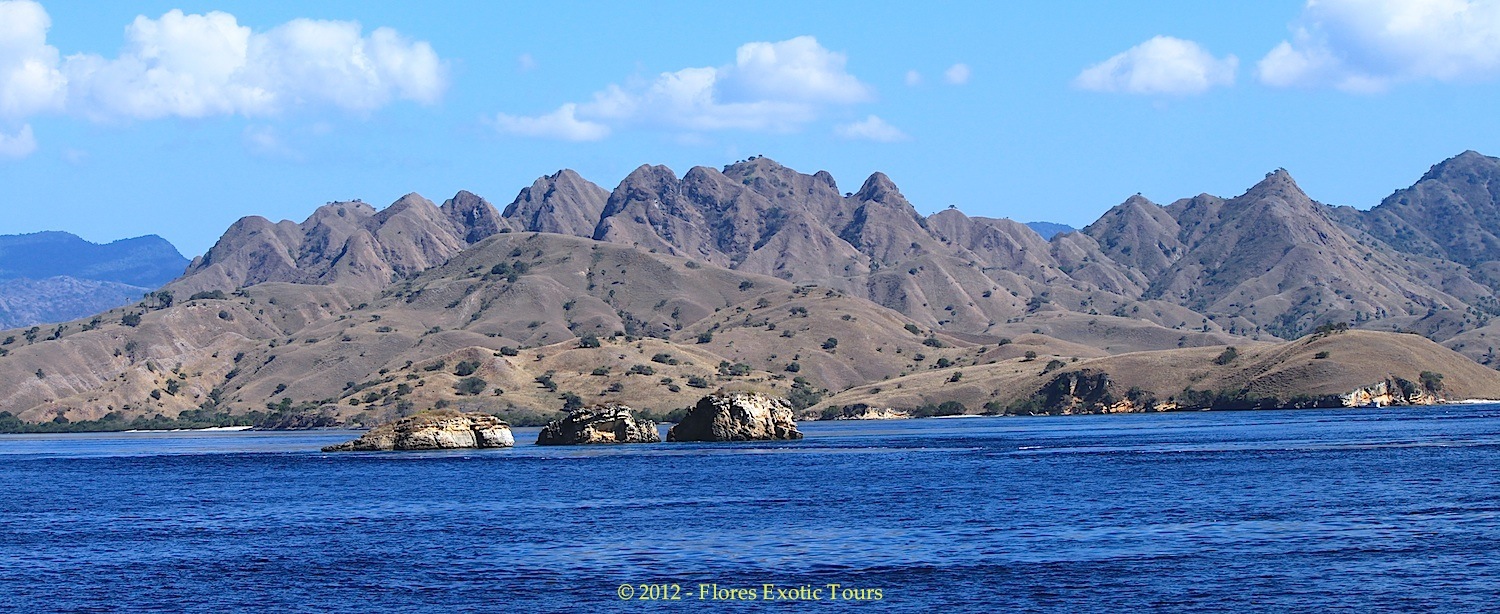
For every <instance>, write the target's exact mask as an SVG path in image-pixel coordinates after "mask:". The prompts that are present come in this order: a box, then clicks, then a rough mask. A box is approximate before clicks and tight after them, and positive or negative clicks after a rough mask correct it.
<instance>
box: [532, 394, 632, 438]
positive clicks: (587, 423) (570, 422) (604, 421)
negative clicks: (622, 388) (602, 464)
mask: <svg viewBox="0 0 1500 614" xmlns="http://www.w3.org/2000/svg"><path fill="white" fill-rule="evenodd" d="M660 441H661V434H660V433H658V432H656V423H655V422H653V421H651V420H647V419H645V418H640V417H637V416H636V415H635V410H633V409H631V408H630V406H628V405H621V404H618V403H610V404H607V405H595V406H593V407H585V408H582V409H575V410H573V412H572V413H570V414H568V417H566V418H563V419H560V420H553V421H552V422H549V423H548V424H547V426H545V427H543V428H542V432H541V433H538V434H537V437H536V445H539V446H572V445H586V444H597V443H657V442H660Z"/></svg>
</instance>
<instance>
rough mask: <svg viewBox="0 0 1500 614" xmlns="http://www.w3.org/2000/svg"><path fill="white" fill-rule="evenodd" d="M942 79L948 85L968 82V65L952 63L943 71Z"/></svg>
mask: <svg viewBox="0 0 1500 614" xmlns="http://www.w3.org/2000/svg"><path fill="white" fill-rule="evenodd" d="M943 80H944V81H947V82H948V83H949V84H950V85H963V84H965V83H968V82H969V65H968V64H962V63H960V64H954V65H952V66H949V67H948V70H945V71H943Z"/></svg>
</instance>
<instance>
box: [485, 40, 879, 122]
mask: <svg viewBox="0 0 1500 614" xmlns="http://www.w3.org/2000/svg"><path fill="white" fill-rule="evenodd" d="M846 62H847V58H845V57H844V55H843V54H841V53H836V52H833V51H829V50H828V49H825V48H824V47H823V46H822V45H820V44H818V41H817V39H815V38H813V37H811V36H801V37H797V38H793V39H790V40H785V41H780V42H775V43H767V42H754V43H748V44H745V45H741V46H740V48H739V49H738V51H737V52H736V53H735V61H734V63H733V64H728V65H724V66H716V67H703V68H685V69H682V70H679V71H676V72H669V73H662V74H660V75H657V76H656V77H655V78H654V79H650V80H639V81H636V82H629V83H627V84H625V85H618V84H615V85H610V86H608V87H606V88H605V89H603V90H602V91H599V92H597V93H595V94H594V95H593V97H592V99H591V100H589V101H586V102H581V103H569V104H565V105H562V106H561V107H559V108H558V109H556V110H555V111H553V112H551V113H548V114H546V115H540V116H532V117H526V116H515V115H508V114H504V113H502V114H499V115H497V116H496V118H495V121H494V122H493V124H494V125H495V127H496V128H497V129H498V130H500V131H501V132H506V133H510V134H516V135H519V136H533V137H545V138H559V139H566V140H596V139H600V138H604V137H605V136H607V135H608V134H609V133H610V132H611V131H612V130H613V129H615V128H620V127H627V126H640V127H647V128H665V129H669V130H687V131H717V130H751V131H773V132H788V131H794V130H797V129H799V128H800V127H802V126H803V125H806V124H807V123H808V122H810V121H813V120H814V119H816V118H817V117H818V116H819V114H820V112H821V111H822V110H823V109H825V108H827V107H829V106H843V105H851V104H855V103H860V102H865V101H867V100H870V99H871V98H872V97H873V93H872V92H871V90H870V88H869V86H867V85H865V84H864V83H862V82H860V81H859V79H857V78H855V77H854V76H853V75H851V74H849V73H848V71H847V70H845V64H846Z"/></svg>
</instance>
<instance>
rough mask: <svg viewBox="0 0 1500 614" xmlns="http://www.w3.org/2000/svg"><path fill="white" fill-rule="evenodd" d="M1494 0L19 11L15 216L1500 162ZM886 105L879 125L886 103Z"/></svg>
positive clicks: (9, 61)
mask: <svg viewBox="0 0 1500 614" xmlns="http://www.w3.org/2000/svg"><path fill="white" fill-rule="evenodd" d="M1496 5H1497V2H1496V1H1494V0H1483V1H1481V0H1406V1H1396V0H1322V1H1320V2H1316V3H1311V4H1309V3H1305V2H1300V1H1273V0H1267V1H1264V2H1255V3H1243V2H1203V1H1194V2H1172V1H1163V2H1150V3H1122V2H1057V3H994V2H976V3H902V4H897V3H889V4H888V5H887V6H881V5H878V4H877V5H873V6H872V5H867V4H864V3H833V2H758V3H754V4H752V5H743V4H739V5H732V4H726V3H715V2H702V3H695V2H694V3H689V2H678V3H651V4H645V3H641V4H626V3H603V2H599V3H592V2H590V3H568V2H547V3H527V4H520V3H500V2H473V3H459V2H453V3H449V2H428V3H390V2H296V3H292V2H233V1H216V2H200V1H191V2H154V1H151V2H132V3H120V2H84V1H73V2H67V3H61V2H42V3H41V4H33V3H28V2H0V190H3V199H4V203H5V204H4V215H3V216H0V233H6V234H9V233H19V232H32V231H38V230H67V231H71V232H75V233H77V234H80V235H82V236H84V237H85V238H88V239H90V240H95V241H104V240H110V239H115V238H121V237H126V236H135V235H140V234H151V233H154V234H159V235H162V236H164V237H166V238H167V239H169V240H171V241H172V242H173V243H175V244H177V245H178V246H179V248H180V249H182V251H183V252H184V253H185V254H188V255H189V256H191V255H195V254H198V253H201V252H202V251H204V250H206V249H207V248H208V247H209V246H210V245H212V243H213V241H214V240H215V239H217V237H218V235H219V233H221V232H222V231H223V230H224V228H226V227H227V226H228V225H229V224H230V223H232V222H233V221H234V220H235V219H237V218H239V217H241V216H243V215H252V214H254V215H263V216H265V217H268V218H271V219H273V220H275V219H282V218H289V219H294V220H301V219H302V218H304V217H305V216H306V215H308V214H309V213H310V212H311V211H312V210H313V209H314V208H315V207H317V206H318V205H321V204H323V203H324V202H327V201H331V200H345V199H352V198H361V199H363V200H365V201H367V202H370V203H372V204H375V205H376V206H384V205H385V204H388V203H390V202H391V201H393V200H395V199H396V198H398V197H400V196H401V195H402V194H405V193H407V192H413V191H414V192H418V193H421V194H422V195H424V196H427V197H428V198H431V199H433V200H435V201H438V202H441V201H442V200H443V199H445V198H447V197H449V196H451V195H452V194H453V193H454V192H456V191H458V190H460V189H467V190H470V191H473V192H476V193H478V194H480V195H482V196H484V197H486V198H488V199H489V200H490V201H491V202H493V203H495V205H496V206H498V207H503V206H504V205H505V204H506V203H508V202H510V200H511V199H512V198H514V196H515V194H516V192H517V191H518V190H519V189H520V188H522V187H523V186H526V185H529V184H530V183H531V182H532V181H533V180H534V179H535V178H536V177H537V176H540V175H544V174H550V173H552V172H554V171H556V170H558V169H560V168H573V169H576V170H577V171H579V172H580V173H581V174H583V175H584V176H585V177H587V178H588V179H590V180H592V181H594V182H596V183H599V184H600V185H602V186H604V187H605V188H606V189H610V188H613V187H614V186H615V185H616V184H617V183H618V182H619V180H620V179H621V178H623V177H624V176H625V175H626V174H627V173H629V172H630V170H632V169H633V168H635V167H636V166H638V165H640V164H643V163H650V164H666V165H668V166H670V167H672V168H674V169H676V170H677V171H678V173H679V174H681V173H683V172H685V171H686V170H687V169H688V168H690V167H692V166H695V165H705V166H722V165H724V164H728V163H731V162H734V161H736V160H739V159H741V158H745V157H748V156H751V155H765V156H768V157H771V158H773V159H775V160H777V161H780V162H782V163H783V164H786V165H788V166H791V167H793V168H796V169H798V170H801V171H803V172H808V173H811V172H814V171H817V170H820V169H822V170H828V171H829V172H831V173H833V175H834V177H835V178H836V179H837V180H838V181H839V184H840V186H841V187H842V188H843V189H845V190H854V189H857V188H858V186H859V184H860V183H861V182H862V181H863V180H864V178H865V177H866V176H868V175H869V174H870V173H871V172H873V171H877V170H878V171H883V172H885V173H887V174H889V175H890V176H891V177H892V178H893V179H894V180H895V181H896V183H897V184H898V185H899V186H901V188H902V191H903V192H905V193H906V195H907V196H908V198H910V199H911V200H912V202H913V203H915V204H916V205H917V207H918V209H919V210H922V211H923V212H924V213H926V212H932V211H937V210H939V209H943V208H945V207H947V206H949V205H956V206H958V207H959V208H960V209H962V210H964V211H965V212H968V213H970V214H971V215H985V216H994V217H1011V218H1014V219H1018V220H1021V221H1035V220H1047V221H1056V222H1062V223H1067V224H1071V225H1075V226H1081V225H1084V224H1087V223H1089V222H1091V221H1093V220H1094V219H1095V218H1097V217H1098V216H1099V214H1101V213H1103V212H1104V211H1105V210H1106V209H1107V208H1109V207H1110V206H1113V205H1114V204H1117V203H1119V202H1121V201H1123V200H1124V199H1125V198H1127V197H1128V196H1130V195H1131V194H1134V193H1136V192H1141V193H1143V194H1145V195H1146V196H1147V197H1149V198H1151V199H1153V200H1156V201H1157V202H1162V203H1166V202H1170V201H1172V200H1174V199H1176V198H1180V197H1187V196H1192V195H1195V194H1198V193H1200V192H1209V193H1213V194H1219V195H1224V196H1232V195H1236V194H1239V193H1240V192H1242V191H1243V190H1244V189H1246V188H1248V187H1249V186H1250V185H1252V184H1254V183H1255V182H1256V181H1258V180H1259V179H1260V178H1261V177H1262V176H1263V175H1264V173H1266V172H1268V171H1270V170H1272V169H1275V168H1278V167H1285V168H1287V169H1288V170H1290V171H1291V172H1292V174H1293V176H1294V177H1296V178H1297V179H1298V181H1299V182H1300V183H1301V185H1302V187H1303V188H1304V189H1305V190H1307V191H1308V192H1309V194H1311V195H1312V196H1313V197H1314V198H1315V199H1318V200H1320V201H1323V202H1327V203H1331V204H1348V205H1354V206H1357V207H1361V208H1367V207H1370V206H1372V205H1374V204H1376V203H1378V202H1379V200H1380V199H1381V198H1382V197H1384V196H1386V195H1388V194H1389V193H1390V192H1391V191H1393V190H1395V189H1397V188H1400V187H1404V186H1407V185H1410V184H1411V183H1412V182H1414V181H1415V180H1416V179H1417V178H1418V177H1419V176H1420V175H1421V174H1422V173H1423V172H1425V171H1426V170H1427V168H1428V167H1429V166H1431V165H1432V164H1434V163H1436V162H1438V161H1440V160H1442V159H1444V158H1447V157H1449V156H1452V155H1455V154H1457V153H1459V152H1461V151H1463V150H1466V149H1475V150H1478V151H1481V152H1484V153H1488V154H1491V155H1500V122H1496V121H1495V119H1494V115H1495V109H1496V108H1497V106H1500V105H1497V104H1496V103H1497V102H1500V89H1497V88H1500V84H1497V79H1496V78H1497V77H1500V7H1497V6H1496ZM872 118H873V119H872Z"/></svg>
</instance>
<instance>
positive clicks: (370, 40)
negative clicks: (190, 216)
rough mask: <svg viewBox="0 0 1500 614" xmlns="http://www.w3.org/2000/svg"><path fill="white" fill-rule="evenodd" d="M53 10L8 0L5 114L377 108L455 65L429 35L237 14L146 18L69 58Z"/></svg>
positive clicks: (422, 98) (429, 91)
mask: <svg viewBox="0 0 1500 614" xmlns="http://www.w3.org/2000/svg"><path fill="white" fill-rule="evenodd" d="M50 26H51V19H50V18H49V17H48V15H47V12H46V10H44V9H43V8H42V7H41V5H39V4H37V3H35V2H32V1H30V0H13V1H4V2H0V117H3V118H10V119H18V118H23V117H28V116H31V115H35V114H38V113H43V112H48V111H67V112H71V113H75V114H78V115H82V116H85V117H88V118H91V119H95V120H117V119H154V118H161V117H206V116H213V115H243V116H265V115H274V114H277V113H280V112H283V111H285V110H288V109H291V108H295V107H304V106H323V107H331V108H336V109H343V110H348V111H357V112H368V111H371V110H374V109H376V108H379V107H381V106H384V105H386V104H388V103H390V102H391V101H392V100H396V99H403V100H412V101H416V102H418V103H422V104H431V103H434V102H437V101H438V99H440V98H441V96H442V94H443V92H444V90H445V89H446V88H447V69H446V67H445V66H444V64H443V62H442V60H440V59H439V58H438V56H437V54H436V53H435V52H434V51H433V49H432V46H431V45H429V44H428V43H426V42H422V41H411V40H408V39H407V38H405V37H403V36H402V35H401V34H399V33H397V32H396V31H395V30H392V29H390V28H377V29H376V30H374V31H372V32H370V34H369V35H368V36H366V35H364V34H363V33H362V31H361V30H362V28H361V26H360V25H359V24H358V23H356V22H352V21H315V20H309V19H296V20H293V21H290V22H287V23H285V24H282V25H280V26H277V27H275V28H272V29H271V30H268V31H266V32H261V33H256V32H253V31H252V30H251V29H250V28H249V27H246V26H242V25H240V24H239V23H238V21H237V20H236V19H235V17H234V16H233V15H230V14H228V13H222V12H217V11H215V12H210V13H207V14H203V15H197V14H184V13H183V12H182V11H180V10H172V11H169V12H167V13H166V14H164V15H162V16H161V17H160V18H159V19H150V18H147V17H145V16H139V17H136V18H135V20H134V21H133V22H131V23H130V24H129V25H127V26H126V27H125V42H124V45H123V47H122V48H121V50H120V52H119V54H118V55H117V56H116V57H113V58H105V57H103V56H99V55H93V54H76V55H71V56H68V57H66V58H63V59H61V60H59V57H58V56H59V54H58V51H57V49H56V48H54V47H51V46H49V45H47V43H46V37H47V31H48V29H49V28H50Z"/></svg>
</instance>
